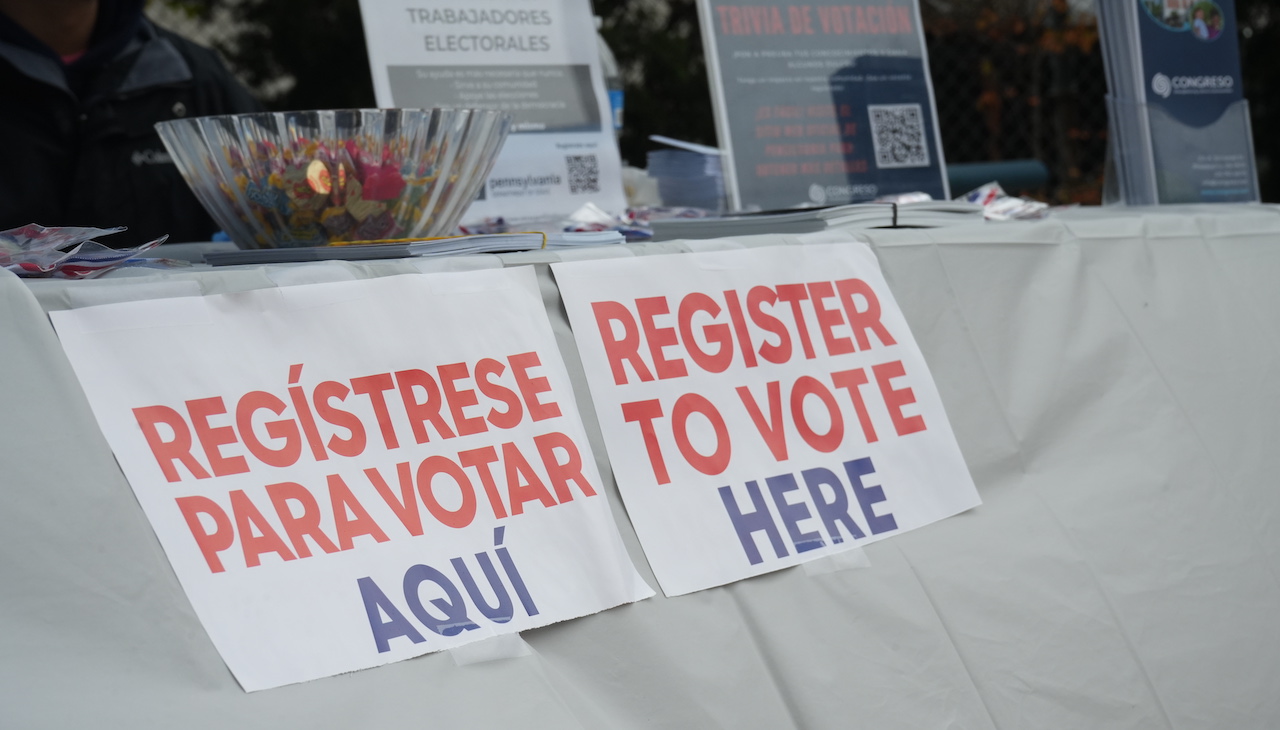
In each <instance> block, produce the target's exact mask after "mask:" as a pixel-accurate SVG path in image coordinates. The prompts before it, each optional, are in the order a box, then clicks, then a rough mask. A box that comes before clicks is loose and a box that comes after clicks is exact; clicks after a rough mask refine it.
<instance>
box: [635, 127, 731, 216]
mask: <svg viewBox="0 0 1280 730" xmlns="http://www.w3.org/2000/svg"><path fill="white" fill-rule="evenodd" d="M649 139H651V140H654V141H655V142H661V143H663V144H668V145H672V146H673V147H675V149H659V150H652V151H650V152H649V156H648V163H647V165H648V170H649V177H652V178H654V179H655V180H657V181H658V195H659V197H661V198H662V203H663V205H666V206H669V207H686V208H702V209H704V210H713V211H720V210H722V209H723V208H724V205H725V195H724V173H723V171H722V170H721V166H720V156H721V155H720V150H718V149H716V148H714V147H706V146H704V145H698V144H692V143H689V142H681V141H679V140H674V139H670V138H667V137H662V136H660V135H653V136H651V137H650V138H649Z"/></svg>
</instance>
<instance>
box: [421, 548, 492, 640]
mask: <svg viewBox="0 0 1280 730" xmlns="http://www.w3.org/2000/svg"><path fill="white" fill-rule="evenodd" d="M427 581H431V582H432V583H435V584H436V585H438V586H440V588H441V590H443V591H444V594H445V595H446V596H448V597H449V600H448V601H446V600H444V599H443V598H433V599H431V605H433V606H435V607H436V608H438V609H440V610H441V611H443V612H444V618H442V619H440V618H436V617H435V616H432V615H431V612H430V611H428V610H427V607H426V606H424V605H422V597H421V596H420V595H419V594H418V589H419V588H420V587H421V586H422V584H423V583H425V582H427ZM404 599H405V600H406V601H408V603H409V610H410V611H413V615H414V616H417V617H418V620H419V621H421V622H422V625H423V626H426V627H427V628H428V629H430V630H431V631H434V632H435V633H437V634H440V635H441V636H456V635H458V634H460V633H462V632H463V631H470V630H471V629H478V628H480V627H479V626H477V625H476V624H475V622H474V621H472V620H471V619H469V618H467V606H466V604H465V603H463V602H462V594H461V593H459V592H458V589H457V588H456V587H455V586H454V585H453V581H451V580H449V578H448V577H447V576H445V574H444V573H441V572H440V571H438V570H436V569H435V568H433V567H431V566H430V565H414V566H412V567H410V568H409V569H408V570H407V571H405V573H404Z"/></svg>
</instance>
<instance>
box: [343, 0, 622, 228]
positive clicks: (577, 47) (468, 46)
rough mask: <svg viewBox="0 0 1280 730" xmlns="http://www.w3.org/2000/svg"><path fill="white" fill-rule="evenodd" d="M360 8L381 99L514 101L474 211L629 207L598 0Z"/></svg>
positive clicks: (395, 1)
mask: <svg viewBox="0 0 1280 730" xmlns="http://www.w3.org/2000/svg"><path fill="white" fill-rule="evenodd" d="M360 12H361V16H362V18H363V20H364V30H365V38H366V39H367V45H368V48H369V63H370V65H371V67H372V69H373V88H374V92H375V94H376V95H377V100H378V104H379V105H380V106H385V107H411V108H429V107H453V108H473V109H502V110H505V111H509V112H511V115H512V117H513V119H514V125H513V127H512V129H513V131H512V134H511V136H510V137H509V138H508V139H507V142H506V144H505V145H504V146H503V148H502V152H501V153H500V154H499V155H498V159H497V161H496V162H495V163H494V167H493V171H492V172H491V173H490V175H489V179H488V181H487V182H486V183H485V188H484V192H482V193H481V196H482V197H481V199H479V200H477V201H476V202H475V203H473V204H472V206H471V208H470V209H469V210H468V211H467V213H466V216H465V218H464V222H470V221H476V220H479V219H483V218H485V217H488V216H505V217H507V218H517V219H518V218H538V217H546V216H548V215H568V214H569V213H572V212H574V211H575V210H577V209H578V208H580V207H582V205H583V204H584V203H587V202H593V203H595V204H596V205H598V206H600V207H601V208H604V209H605V210H610V211H614V212H618V211H621V210H622V209H623V208H625V207H626V198H625V195H624V193H623V189H622V160H621V157H620V156H619V154H618V146H617V143H616V141H615V140H614V137H613V122H612V118H611V116H610V115H611V112H610V106H609V99H608V95H607V94H606V93H605V89H604V78H603V76H602V73H601V70H600V50H599V47H598V46H597V44H596V30H595V25H594V22H593V20H592V17H591V7H590V4H589V3H588V2H587V0H468V2H465V3H461V2H456V0H360Z"/></svg>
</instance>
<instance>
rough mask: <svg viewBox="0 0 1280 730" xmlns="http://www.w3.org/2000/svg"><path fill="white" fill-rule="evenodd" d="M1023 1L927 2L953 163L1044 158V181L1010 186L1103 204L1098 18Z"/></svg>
mask: <svg viewBox="0 0 1280 730" xmlns="http://www.w3.org/2000/svg"><path fill="white" fill-rule="evenodd" d="M1019 5H1020V7H1019V6H1014V7H1003V8H997V7H995V4H994V3H982V4H981V5H979V4H976V3H964V4H962V3H958V2H953V3H950V4H947V3H941V2H928V1H927V0H926V2H925V3H924V4H923V7H922V11H923V15H924V28H925V35H926V40H927V43H928V48H929V66H930V71H931V74H932V76H933V87H934V94H935V96H936V98H937V104H938V121H939V126H940V128H941V130H942V146H943V150H944V152H945V154H946V158H947V162H948V163H964V162H992V161H998V160H1019V159H1034V160H1039V161H1040V162H1042V163H1044V165H1045V167H1047V168H1048V170H1049V178H1048V182H1047V184H1046V185H1045V187H1044V188H1043V189H1039V190H1025V191H1012V190H1011V191H1009V192H1011V193H1014V192H1020V193H1024V194H1029V195H1032V196H1034V197H1036V198H1039V199H1041V200H1046V201H1048V202H1051V203H1088V204H1097V203H1099V202H1100V201H1101V192H1102V174H1103V166H1104V160H1105V158H1106V144H1107V111H1106V93H1107V86H1106V74H1105V70H1104V69H1103V65H1102V51H1101V48H1100V45H1099V41H1098V31H1097V23H1096V20H1095V18H1094V16H1093V15H1092V14H1091V13H1088V12H1085V11H1082V10H1077V9H1073V8H1071V7H1070V6H1069V5H1068V4H1067V3H1066V2H1065V1H1062V0H1055V1H1050V2H1035V3H1021V4H1019ZM955 192H956V193H957V194H958V193H961V192H964V191H955Z"/></svg>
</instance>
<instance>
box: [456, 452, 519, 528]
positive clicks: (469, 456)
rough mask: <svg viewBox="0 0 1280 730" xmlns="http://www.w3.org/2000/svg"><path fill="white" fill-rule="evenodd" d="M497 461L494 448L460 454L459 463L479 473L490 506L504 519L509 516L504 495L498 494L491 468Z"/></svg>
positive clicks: (496, 515) (496, 514) (495, 514)
mask: <svg viewBox="0 0 1280 730" xmlns="http://www.w3.org/2000/svg"><path fill="white" fill-rule="evenodd" d="M497 460H498V450H497V449H495V448H493V447H492V446H485V447H483V448H479V449H471V450H470V451H459V452H458V461H459V462H461V463H462V465H463V466H465V467H470V468H472V469H475V470H476V471H477V472H479V474H480V484H481V485H482V486H483V487H484V493H485V496H486V497H488V498H489V506H490V507H491V508H492V509H493V514H494V516H495V517H497V518H498V519H502V518H503V517H506V516H507V508H506V506H505V505H504V504H502V495H501V494H499V493H498V485H497V483H496V482H495V481H494V479H493V470H492V469H491V468H490V465H492V464H493V463H494V462H496V461H497Z"/></svg>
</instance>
